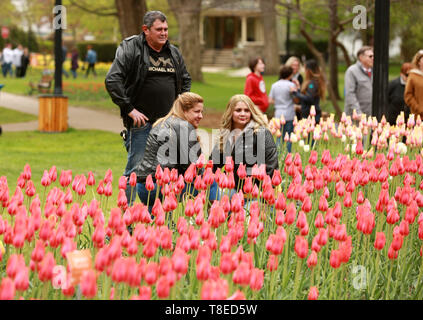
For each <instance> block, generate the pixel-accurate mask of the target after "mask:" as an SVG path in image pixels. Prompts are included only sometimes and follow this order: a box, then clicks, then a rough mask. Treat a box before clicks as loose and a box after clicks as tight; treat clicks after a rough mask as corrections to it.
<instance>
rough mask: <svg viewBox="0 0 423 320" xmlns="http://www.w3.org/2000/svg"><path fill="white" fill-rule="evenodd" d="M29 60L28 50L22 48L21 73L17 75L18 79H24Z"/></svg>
mask: <svg viewBox="0 0 423 320" xmlns="http://www.w3.org/2000/svg"><path fill="white" fill-rule="evenodd" d="M29 63H30V60H29V49H28V48H24V50H23V55H22V57H21V72H20V74H19V78H25V76H26V71H27V69H28V66H29Z"/></svg>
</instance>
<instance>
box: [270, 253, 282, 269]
mask: <svg viewBox="0 0 423 320" xmlns="http://www.w3.org/2000/svg"><path fill="white" fill-rule="evenodd" d="M278 264H279V262H278V256H275V255H273V254H271V255H270V256H269V260H268V262H267V270H269V271H276V270H277V269H278Z"/></svg>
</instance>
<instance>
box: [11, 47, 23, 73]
mask: <svg viewBox="0 0 423 320" xmlns="http://www.w3.org/2000/svg"><path fill="white" fill-rule="evenodd" d="M23 53H24V52H23V47H22V45H20V44H19V45H18V46H17V47H16V48H15V49H14V50H13V65H14V66H15V77H16V78H19V77H20V75H21V66H22V60H21V59H22V55H23Z"/></svg>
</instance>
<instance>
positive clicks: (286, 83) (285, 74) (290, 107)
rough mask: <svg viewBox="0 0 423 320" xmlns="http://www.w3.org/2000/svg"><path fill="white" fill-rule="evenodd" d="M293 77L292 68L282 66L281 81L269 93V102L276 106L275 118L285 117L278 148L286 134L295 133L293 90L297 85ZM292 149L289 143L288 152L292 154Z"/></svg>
mask: <svg viewBox="0 0 423 320" xmlns="http://www.w3.org/2000/svg"><path fill="white" fill-rule="evenodd" d="M293 75H294V73H293V69H292V68H291V67H288V66H286V65H285V66H282V67H281V69H280V71H279V80H278V81H276V82H275V83H274V84H273V85H272V88H271V89H270V93H269V102H270V103H271V104H274V105H275V116H274V117H275V118H278V119H280V118H281V117H282V116H283V119H284V120H285V124H284V125H283V132H282V137H279V138H278V139H277V143H276V145H277V146H279V145H280V143H281V141H283V139H284V137H285V134H288V135H291V132H294V118H295V106H294V100H293V98H292V95H291V88H293V89H295V88H296V85H295V84H294V83H293V82H291V78H292V76H293ZM291 148H292V144H291V142H289V141H288V143H287V149H288V152H291Z"/></svg>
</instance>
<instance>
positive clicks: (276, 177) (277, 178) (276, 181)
mask: <svg viewBox="0 0 423 320" xmlns="http://www.w3.org/2000/svg"><path fill="white" fill-rule="evenodd" d="M281 182H282V177H281V173H280V171H279V170H274V171H273V176H272V185H273V186H275V187H276V186H278V185H280V184H281Z"/></svg>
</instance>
